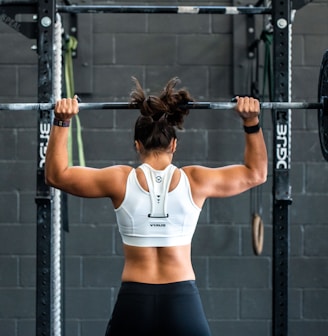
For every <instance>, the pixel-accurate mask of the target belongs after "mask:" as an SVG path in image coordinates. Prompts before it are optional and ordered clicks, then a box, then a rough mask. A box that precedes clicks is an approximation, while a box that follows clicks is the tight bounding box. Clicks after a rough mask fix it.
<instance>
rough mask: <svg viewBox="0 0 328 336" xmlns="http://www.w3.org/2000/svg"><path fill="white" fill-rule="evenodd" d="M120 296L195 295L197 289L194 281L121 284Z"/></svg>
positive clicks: (127, 282)
mask: <svg viewBox="0 0 328 336" xmlns="http://www.w3.org/2000/svg"><path fill="white" fill-rule="evenodd" d="M119 293H120V294H142V295H166V294H167V295H177V294H180V295H181V294H195V293H198V288H197V285H196V281H195V280H186V281H179V282H170V283H166V284H148V283H142V282H129V281H126V282H122V284H121V288H120V292H119Z"/></svg>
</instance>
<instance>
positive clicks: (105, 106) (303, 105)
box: [0, 102, 323, 111]
mask: <svg viewBox="0 0 328 336" xmlns="http://www.w3.org/2000/svg"><path fill="white" fill-rule="evenodd" d="M260 106H261V109H277V110H281V109H305V110H308V109H313V110H314V109H322V108H323V103H308V102H262V103H260ZM54 107H55V104H54V103H8V104H0V110H9V111H34V110H53V109H54ZM183 107H184V108H188V109H200V110H231V109H234V108H235V107H236V103H233V102H190V103H188V104H186V105H184V106H183ZM79 109H80V110H110V109H112V110H127V109H138V107H137V105H131V104H130V103H128V102H91V103H79Z"/></svg>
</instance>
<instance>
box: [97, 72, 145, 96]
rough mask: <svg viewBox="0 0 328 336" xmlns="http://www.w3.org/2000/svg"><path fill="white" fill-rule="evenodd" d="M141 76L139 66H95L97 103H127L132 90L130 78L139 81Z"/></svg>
mask: <svg viewBox="0 0 328 336" xmlns="http://www.w3.org/2000/svg"><path fill="white" fill-rule="evenodd" d="M142 74H143V69H142V68H141V67H139V66H131V65H124V66H123V65H113V66H95V67H94V73H93V76H94V91H95V92H97V97H98V101H100V100H102V101H104V100H105V101H113V100H115V101H118V100H119V101H128V97H129V94H130V91H131V88H132V81H131V76H134V77H136V78H139V79H140V78H142ZM104 97H105V99H104Z"/></svg>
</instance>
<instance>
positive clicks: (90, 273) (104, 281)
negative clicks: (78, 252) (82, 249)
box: [82, 257, 124, 288]
mask: <svg viewBox="0 0 328 336" xmlns="http://www.w3.org/2000/svg"><path fill="white" fill-rule="evenodd" d="M123 263H124V260H123V257H85V258H84V259H83V275H82V277H83V286H85V287H88V288H90V287H94V288H97V287H98V288H101V287H104V288H108V287H113V286H115V287H119V286H120V284H121V273H122V270H123Z"/></svg>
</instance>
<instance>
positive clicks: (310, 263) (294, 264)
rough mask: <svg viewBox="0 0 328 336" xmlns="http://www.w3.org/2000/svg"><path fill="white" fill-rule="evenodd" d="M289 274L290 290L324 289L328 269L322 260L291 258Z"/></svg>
mask: <svg viewBox="0 0 328 336" xmlns="http://www.w3.org/2000/svg"><path fill="white" fill-rule="evenodd" d="M289 274H290V277H289V283H290V287H291V288H307V287H309V288H313V289H320V288H326V279H327V276H328V268H327V263H326V261H325V259H324V258H320V257H319V258H314V257H312V258H309V257H307V258H301V257H298V258H296V257H294V258H291V260H290V265H289Z"/></svg>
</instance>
